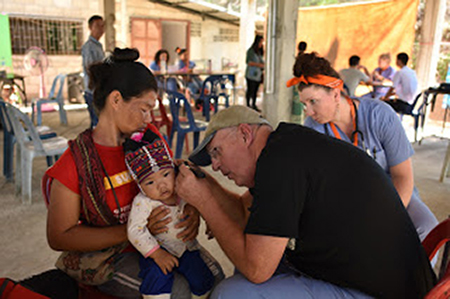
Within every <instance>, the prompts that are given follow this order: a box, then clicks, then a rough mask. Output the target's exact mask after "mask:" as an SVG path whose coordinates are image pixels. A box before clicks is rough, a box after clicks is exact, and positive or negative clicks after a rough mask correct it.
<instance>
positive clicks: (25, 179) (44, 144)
mask: <svg viewBox="0 0 450 299" xmlns="http://www.w3.org/2000/svg"><path fill="white" fill-rule="evenodd" d="M6 110H7V112H8V116H9V119H10V120H11V124H12V127H13V130H14V136H15V138H16V140H17V143H18V144H19V150H18V151H17V155H16V165H17V167H16V177H15V181H16V183H15V185H16V194H17V193H19V192H21V193H22V202H23V203H25V202H28V203H31V178H32V174H33V159H34V158H35V157H40V156H46V157H48V158H50V159H51V162H53V157H54V158H55V159H58V157H59V156H60V155H62V154H63V153H64V151H65V150H66V149H67V139H66V138H64V137H52V138H48V139H41V138H39V133H38V132H37V130H36V128H35V127H34V125H33V123H32V122H31V120H30V118H29V117H28V116H27V115H25V114H24V113H22V112H21V111H20V110H19V109H17V108H16V107H14V106H11V105H7V106H6ZM47 162H49V159H47Z"/></svg>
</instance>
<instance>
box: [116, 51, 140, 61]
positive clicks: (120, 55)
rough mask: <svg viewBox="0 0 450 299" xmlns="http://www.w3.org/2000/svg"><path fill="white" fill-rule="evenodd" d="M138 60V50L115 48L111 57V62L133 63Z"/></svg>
mask: <svg viewBox="0 0 450 299" xmlns="http://www.w3.org/2000/svg"><path fill="white" fill-rule="evenodd" d="M138 59H139V51H138V49H135V48H134V49H130V48H125V49H120V48H115V49H114V52H113V54H112V55H111V60H112V61H113V62H134V61H136V60H138Z"/></svg>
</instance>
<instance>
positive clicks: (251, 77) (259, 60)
mask: <svg viewBox="0 0 450 299" xmlns="http://www.w3.org/2000/svg"><path fill="white" fill-rule="evenodd" d="M263 42H264V39H263V37H262V36H261V35H256V36H255V40H254V41H253V44H252V45H251V47H250V48H249V49H248V50H247V56H246V59H245V61H246V63H247V68H246V70H245V80H246V81H247V92H246V94H245V98H246V100H247V107H250V108H253V109H255V110H256V111H260V110H259V109H258V107H256V97H257V94H258V89H259V85H260V84H261V83H262V81H263V71H264V48H263Z"/></svg>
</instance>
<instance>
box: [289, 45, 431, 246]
mask: <svg viewBox="0 0 450 299" xmlns="http://www.w3.org/2000/svg"><path fill="white" fill-rule="evenodd" d="M294 76H295V77H294V78H292V79H291V80H289V81H288V83H287V85H288V86H293V85H297V87H298V90H299V96H300V101H301V102H303V104H304V105H305V112H306V115H307V116H308V118H307V119H306V121H305V126H307V127H310V128H312V129H314V130H316V131H318V132H321V133H323V134H326V135H329V136H332V137H335V138H337V139H341V140H343V141H345V142H349V143H352V144H353V145H355V146H357V147H358V148H360V149H362V150H364V151H365V152H366V153H367V154H368V155H369V156H371V157H372V158H373V159H374V160H376V161H377V163H378V164H379V165H380V166H381V167H382V168H383V169H384V170H385V172H386V173H387V174H388V175H389V176H390V177H391V180H392V183H393V184H394V186H395V188H396V190H397V193H398V194H399V196H400V198H401V200H402V202H403V205H404V206H405V208H406V210H407V211H408V213H409V216H410V217H411V219H412V221H413V223H414V225H415V227H416V230H417V233H418V235H419V237H420V239H421V240H423V239H424V238H425V237H426V235H427V234H428V233H429V232H430V231H431V230H432V229H433V228H434V227H435V226H436V225H437V223H438V222H437V219H436V217H435V216H434V215H433V213H432V212H431V211H430V210H429V208H428V207H427V206H426V205H425V204H424V203H423V202H422V201H421V199H420V196H419V192H418V191H417V189H416V188H415V187H414V175H413V169H412V163H411V156H412V155H413V154H414V150H413V148H412V146H411V144H410V142H409V141H408V139H407V137H406V134H405V131H404V129H403V127H402V124H401V122H400V120H399V119H398V116H397V115H396V113H395V112H394V110H392V108H391V107H389V106H388V105H386V104H385V103H383V102H381V101H378V100H370V99H365V100H362V101H358V100H355V99H350V98H349V97H347V96H345V95H344V93H343V92H342V91H343V81H342V80H341V79H340V77H339V74H338V73H337V72H336V71H335V70H334V69H333V68H332V67H331V65H330V63H329V62H328V61H327V60H326V59H325V58H322V57H319V56H318V55H317V54H316V53H311V54H303V55H299V56H297V59H296V62H295V65H294ZM367 179H370V178H367ZM349 184H351V182H349ZM355 188H357V186H355Z"/></svg>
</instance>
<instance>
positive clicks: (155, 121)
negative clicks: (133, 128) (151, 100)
mask: <svg viewBox="0 0 450 299" xmlns="http://www.w3.org/2000/svg"><path fill="white" fill-rule="evenodd" d="M158 109H159V115H155V113H154V112H153V110H151V111H150V115H151V118H152V125H154V126H155V127H156V128H157V129H158V130H159V129H160V128H162V127H164V126H166V132H167V135H163V136H164V138H165V139H166V141H167V142H169V139H170V136H172V135H171V134H172V125H173V122H172V116H171V115H170V114H167V112H166V107H164V104H163V102H162V99H161V98H160V97H158ZM180 121H182V122H186V121H187V118H186V117H182V116H180ZM184 142H185V143H186V151H188V152H189V139H188V136H187V135H186V137H185V140H184Z"/></svg>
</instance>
